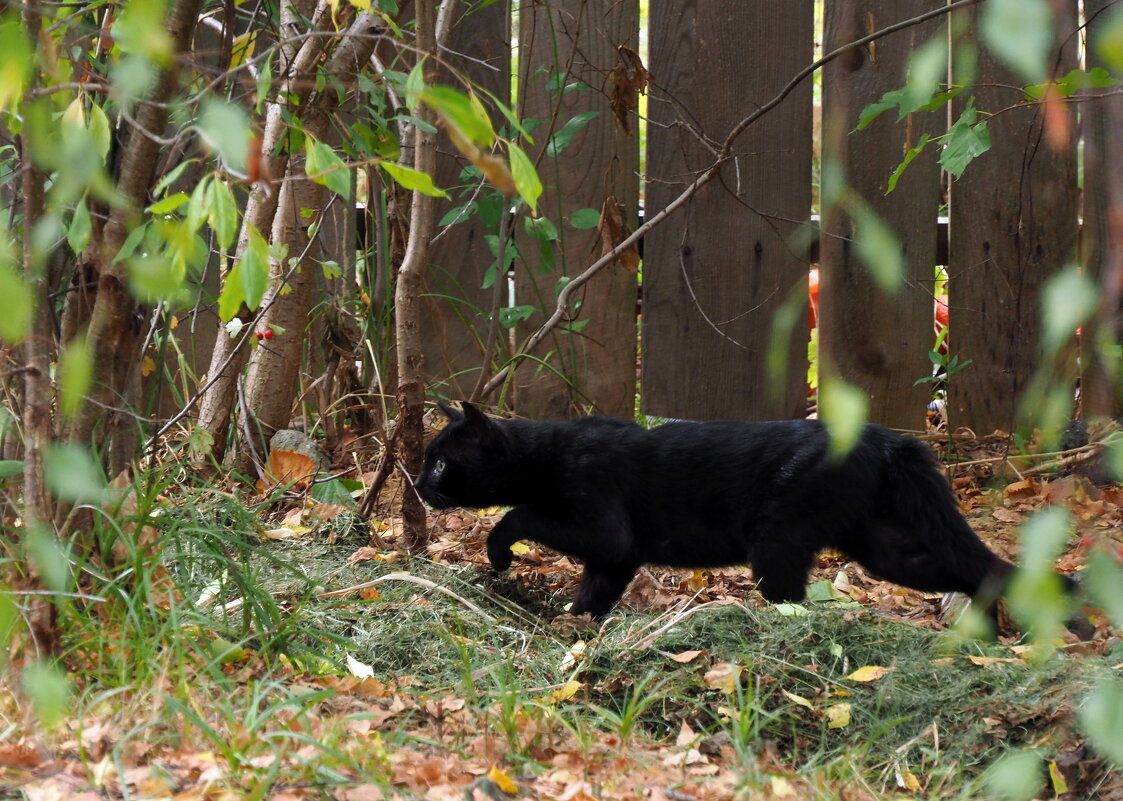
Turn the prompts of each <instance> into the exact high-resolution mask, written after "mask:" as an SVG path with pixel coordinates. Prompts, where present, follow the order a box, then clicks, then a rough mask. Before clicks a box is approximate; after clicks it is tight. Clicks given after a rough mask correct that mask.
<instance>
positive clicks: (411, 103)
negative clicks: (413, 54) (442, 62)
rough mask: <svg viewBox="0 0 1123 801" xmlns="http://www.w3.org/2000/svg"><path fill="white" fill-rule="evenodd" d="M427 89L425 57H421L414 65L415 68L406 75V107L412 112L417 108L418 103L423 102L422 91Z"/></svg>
mask: <svg viewBox="0 0 1123 801" xmlns="http://www.w3.org/2000/svg"><path fill="white" fill-rule="evenodd" d="M424 91H425V59H423V58H420V59H418V60H417V63H416V64H414V65H413V69H411V70H410V71H409V75H407V76H406V83H405V96H406V108H408V109H409V110H410V111H411V112H414V111H416V110H417V104H418V103H420V102H421V93H422V92H424Z"/></svg>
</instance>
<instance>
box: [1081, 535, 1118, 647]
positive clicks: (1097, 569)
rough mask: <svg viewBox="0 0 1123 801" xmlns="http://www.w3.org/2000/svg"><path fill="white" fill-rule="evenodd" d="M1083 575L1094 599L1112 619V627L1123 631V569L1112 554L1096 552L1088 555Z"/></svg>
mask: <svg viewBox="0 0 1123 801" xmlns="http://www.w3.org/2000/svg"><path fill="white" fill-rule="evenodd" d="M1082 575H1083V577H1084V585H1085V586H1086V587H1087V588H1088V592H1089V594H1090V595H1091V596H1092V599H1093V600H1094V601H1095V602H1096V603H1098V604H1099V605H1100V608H1102V609H1103V610H1104V611H1105V612H1106V613H1107V616H1108V617H1109V618H1111V623H1112V625H1113V626H1115V628H1117V629H1120V630H1123V567H1120V566H1119V565H1118V564H1117V563H1116V562H1115V559H1114V558H1113V557H1112V556H1111V555H1110V554H1107V553H1104V552H1103V551H1100V550H1095V551H1092V553H1090V554H1089V555H1088V563H1087V566H1086V567H1085V569H1084V572H1083V574H1082Z"/></svg>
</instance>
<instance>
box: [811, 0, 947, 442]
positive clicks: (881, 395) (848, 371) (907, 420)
mask: <svg viewBox="0 0 1123 801" xmlns="http://www.w3.org/2000/svg"><path fill="white" fill-rule="evenodd" d="M938 5H942V3H940V2H936V0H899V1H898V2H895V3H883V2H877V0H835V2H830V3H827V4H826V32H825V36H824V42H825V45H824V48H825V50H827V51H830V50H833V49H835V48H837V47H839V46H841V45H844V44H846V43H847V42H852V41H854V40H855V39H858V38H859V37H861V36H865V35H867V34H869V33H872V32H873V31H875V30H877V29H879V28H884V27H885V26H887V25H889V24H892V23H895V22H899V21H901V20H905V19H908V18H910V17H913V16H916V15H918V14H921V13H923V12H925V11H929V10H931V9H932V8H935V7H937V6H938ZM942 30H944V28H943V22H942V21H941V20H931V21H929V22H927V23H924V24H923V25H917V26H914V27H911V28H907V29H905V30H903V31H900V32H898V33H895V34H893V35H891V36H888V37H886V38H883V39H879V40H877V41H876V42H873V43H871V44H870V45H868V46H866V47H864V48H862V49H860V50H853V51H851V52H849V53H847V54H846V55H844V56H842V57H841V58H838V59H835V60H834V61H831V62H830V63H828V64H827V65H826V67H825V68H824V69H823V125H822V131H823V157H824V160H827V159H833V160H834V161H835V162H836V163H837V164H838V165H839V166H840V168H841V172H842V179H843V180H844V181H845V182H846V185H847V187H848V188H849V190H850V191H851V192H853V193H854V194H855V195H856V196H858V197H859V198H860V199H861V202H863V203H865V204H867V206H868V207H869V208H870V209H872V211H873V212H874V213H876V214H877V215H878V216H879V217H880V218H881V220H882V221H883V222H885V223H886V224H887V225H888V226H889V227H890V228H891V229H892V230H893V232H894V233H895V234H896V236H897V239H898V241H899V242H900V246H901V252H902V256H903V264H904V270H905V275H904V285H903V287H902V288H901V290H900V291H899V292H898V293H897V294H896V296H892V297H891V296H887V295H886V294H884V293H883V292H882V291H881V290H880V289H879V287H878V285H877V283H876V281H874V279H873V277H872V275H871V273H870V271H869V270H868V269H867V267H866V265H864V264H862V263H861V262H860V261H859V260H858V259H857V257H856V255H855V251H854V241H853V238H854V236H855V231H854V225H853V222H852V219H851V217H850V215H848V214H846V212H844V211H843V210H842V209H841V208H837V207H836V208H834V209H824V210H823V234H822V236H821V238H820V244H819V253H820V258H819V262H820V271H819V286H820V294H819V310H820V316H819V356H820V365H822V364H824V361H826V362H829V363H830V364H832V365H833V366H834V368H835V369H837V370H838V372H839V374H840V375H841V377H842V378H844V379H845V380H847V381H849V382H850V383H852V384H855V385H856V386H858V387H860V388H861V389H863V390H864V391H865V392H867V393H868V394H869V396H870V419H872V420H874V421H875V422H878V423H882V424H883V425H888V426H893V427H897V428H906V429H923V427H924V415H925V407H926V405H927V402H928V399H929V394H930V389H929V387H928V385H920V386H917V385H916V380H917V379H919V378H924V377H925V376H927V375H929V374H930V371H931V367H932V365H931V362H929V360H928V357H927V353H928V351H929V350H930V349H931V348H932V337H933V333H932V325H933V282H934V271H935V264H936V217H937V213H938V210H939V191H940V172H939V165H938V164H937V163H936V156H937V151H936V148H935V147H929V148H927V149H926V151H925V152H923V153H922V154H921V155H920V156H919V157H918V158H916V159H915V160H914V161H913V162H912V164H910V165H909V167H908V169H907V170H906V171H905V172H904V174H903V175H902V176H901V179H900V181H899V182H898V184H897V186H896V189H895V191H894V192H893V193H892V194H886V190H887V188H888V183H889V177H890V176H891V175H892V174H893V170H894V169H895V168H896V167H897V165H898V164H899V163H900V162H901V160H902V159H903V158H904V157H905V154H906V153H907V152H908V149H909V148H910V147H914V146H915V145H916V144H917V142H918V140H919V139H920V137H921V136H922V135H923V134H925V133H933V134H934V133H938V130H937V128H938V123H939V122H940V120H938V118H937V117H936V115H934V114H932V113H923V112H922V113H918V114H912V115H909V117H908V118H907V119H906V120H902V121H900V122H898V121H897V119H896V114H893V113H885V114H882V115H881V116H880V117H878V118H877V119H876V120H875V121H874V122H873V123H872V124H871V125H870V126H869V127H868V128H866V129H865V130H862V131H855V130H854V129H855V128H856V127H857V124H858V118H859V115H860V114H861V111H862V109H863V108H864V107H865V106H866V105H868V104H869V103H872V102H874V101H877V100H879V99H880V98H881V96H882V95H883V94H884V93H885V92H887V91H891V90H893V89H898V88H900V87H901V85H902V84H903V83H904V81H905V77H906V75H905V72H906V68H907V65H908V59H909V56H910V54H911V53H912V51H913V50H914V49H915V48H916V47H917V46H919V45H921V44H923V43H924V42H926V41H928V40H929V39H930V38H931V37H932V36H934V35H937V34H938V33H939V32H940V31H942ZM824 180H826V179H824Z"/></svg>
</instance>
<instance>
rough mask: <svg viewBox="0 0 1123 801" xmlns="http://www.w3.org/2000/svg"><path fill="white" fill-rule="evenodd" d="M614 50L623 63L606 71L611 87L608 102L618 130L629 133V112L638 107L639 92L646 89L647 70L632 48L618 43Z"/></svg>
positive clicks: (630, 130) (630, 131) (630, 128)
mask: <svg viewBox="0 0 1123 801" xmlns="http://www.w3.org/2000/svg"><path fill="white" fill-rule="evenodd" d="M616 52H617V53H619V54H620V58H621V60H622V61H623V62H624V63H622V64H618V65H616V66H615V67H613V68H612V69H611V70H609V72H608V76H607V80H608V85H609V86H610V87H612V89H611V93H612V94H611V97H610V98H609V103H610V104H611V106H612V113H613V115H615V117H616V123H617V124H618V125H619V126H620V130H622V131H623V132H624V133H625V134H629V135H630V134H631V133H632V127H631V124H630V123H629V120H628V117H629V112H631V111H635V110H636V109H638V108H639V94H640V92H643V91H646V89H647V79H648V72H647V69H646V68H645V67H644V66H643V60H642V59H641V58H640V55H639V53H637V52H636V51H635V50H633V49H632V48H630V47H628V46H627V45H620V46H619V47H618V48H616Z"/></svg>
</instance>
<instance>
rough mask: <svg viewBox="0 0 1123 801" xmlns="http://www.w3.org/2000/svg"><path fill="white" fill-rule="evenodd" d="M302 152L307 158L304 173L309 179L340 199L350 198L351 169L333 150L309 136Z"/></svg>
mask: <svg viewBox="0 0 1123 801" xmlns="http://www.w3.org/2000/svg"><path fill="white" fill-rule="evenodd" d="M304 152H305V155H306V156H307V160H306V161H305V163H304V171H305V172H306V173H307V174H308V177H309V178H311V179H312V180H313V181H314V182H315V183H318V184H320V185H321V186H326V187H327V188H328V189H330V190H331V191H332V192H335V194H337V195H339V196H340V197H341V198H344V199H348V198H350V197H351V169H350V168H349V167H348V166H347V165H346V164H344V163H343V159H341V158H340V157H339V156H337V155H336V154H335V151H334V150H332V149H331V148H330V147H328V145H326V144H324V143H323V142H320V141H317V140H316V139H313V138H312V137H311V136H309V137H307V138H306V139H305V140H304Z"/></svg>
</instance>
